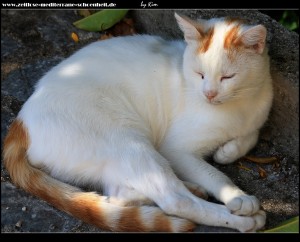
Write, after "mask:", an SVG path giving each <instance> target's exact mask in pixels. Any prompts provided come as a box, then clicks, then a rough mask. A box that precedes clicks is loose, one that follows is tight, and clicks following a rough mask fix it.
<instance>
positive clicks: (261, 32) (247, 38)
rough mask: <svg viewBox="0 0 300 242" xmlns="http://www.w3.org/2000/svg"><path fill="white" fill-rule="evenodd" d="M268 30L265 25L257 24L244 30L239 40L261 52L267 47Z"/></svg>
mask: <svg viewBox="0 0 300 242" xmlns="http://www.w3.org/2000/svg"><path fill="white" fill-rule="evenodd" d="M266 36H267V30H266V28H265V27H264V26H263V25H256V26H254V27H251V28H249V29H247V30H246V31H244V32H242V34H241V36H240V37H239V40H240V41H241V42H242V43H243V44H244V45H245V46H246V47H247V48H249V49H251V50H254V51H255V52H256V53H258V54H261V53H263V51H264V49H265V44H266Z"/></svg>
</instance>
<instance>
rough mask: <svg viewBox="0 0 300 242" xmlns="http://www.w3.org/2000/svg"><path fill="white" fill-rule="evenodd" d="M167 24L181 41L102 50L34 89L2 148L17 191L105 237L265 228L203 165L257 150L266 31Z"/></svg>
mask: <svg viewBox="0 0 300 242" xmlns="http://www.w3.org/2000/svg"><path fill="white" fill-rule="evenodd" d="M175 17H176V19H177V22H178V24H179V26H180V28H181V30H182V31H183V33H184V37H185V41H181V40H180V41H166V40H163V39H162V38H160V37H156V36H149V35H137V36H130V37H119V38H113V39H109V40H104V41H99V42H96V43H92V44H90V45H89V46H87V47H85V48H83V49H81V50H79V51H78V52H77V53H75V54H74V55H72V56H71V57H69V58H67V59H66V60H64V61H63V62H62V63H60V64H59V65H57V66H56V67H54V68H53V69H52V70H50V71H49V72H48V73H47V74H46V75H45V76H44V77H43V78H42V79H41V80H40V81H39V82H38V84H37V86H36V89H35V92H34V93H33V94H32V96H31V97H30V98H29V99H28V100H27V102H26V103H25V104H24V106H23V108H22V110H21V111H20V113H19V115H18V117H17V119H16V120H15V121H14V122H13V124H12V125H11V127H10V130H9V132H8V135H7V136H6V139H5V144H4V151H3V155H4V163H5V166H6V168H7V170H8V171H9V173H10V176H11V178H12V180H13V182H14V183H15V184H17V185H18V186H20V187H22V188H23V189H25V190H26V191H28V192H30V193H32V194H34V195H36V196H38V197H40V198H42V199H44V200H46V201H47V202H49V203H50V204H52V205H53V206H55V207H57V208H58V209H61V210H63V211H65V212H67V213H69V214H71V215H73V216H75V217H77V218H79V219H81V220H83V221H85V222H88V223H92V224H94V225H96V226H98V227H100V228H102V229H105V230H111V231H190V230H192V229H193V228H194V226H195V223H196V224H205V225H212V226H222V227H228V228H233V229H237V230H239V231H256V230H258V229H261V228H262V227H263V226H264V224H265V220H266V215H265V213H264V212H263V211H262V210H261V209H260V204H259V201H258V200H257V198H255V197H254V196H250V195H247V194H245V192H243V191H242V190H241V189H239V188H238V187H237V186H236V185H234V184H233V183H232V182H231V180H230V179H229V178H228V177H227V176H225V175H224V174H223V173H222V172H220V171H218V170H217V169H216V168H214V167H213V166H211V165H210V164H208V163H207V162H206V161H205V160H204V157H206V156H207V155H210V154H212V155H213V157H214V160H215V161H216V162H218V163H221V164H227V163H231V162H233V161H235V160H236V159H238V158H239V157H242V156H244V155H245V154H246V153H247V152H248V151H249V150H250V149H251V148H253V147H254V146H255V144H256V142H257V140H258V134H259V129H260V128H261V127H262V125H263V124H264V122H265V121H266V119H267V117H268V114H269V111H270V108H271V104H272V97H273V92H272V80H271V77H270V71H269V57H268V54H267V52H268V50H267V48H266V46H265V41H266V29H265V27H263V26H262V25H256V26H249V25H247V24H245V23H244V22H242V21H240V20H237V19H232V18H218V19H211V20H199V21H193V20H191V19H189V18H187V17H181V16H179V15H177V14H175ZM183 181H184V182H183ZM71 184H72V185H71ZM83 185H84V186H86V185H88V186H92V187H93V188H94V189H95V190H97V191H102V195H99V194H97V193H94V192H85V191H82V190H80V189H79V188H77V187H76V186H83ZM206 192H207V193H208V194H209V195H211V196H214V197H215V198H216V199H218V200H219V201H221V202H222V203H224V205H220V204H215V203H211V202H207V201H206V200H205V199H204V198H205V197H206V196H207V194H206Z"/></svg>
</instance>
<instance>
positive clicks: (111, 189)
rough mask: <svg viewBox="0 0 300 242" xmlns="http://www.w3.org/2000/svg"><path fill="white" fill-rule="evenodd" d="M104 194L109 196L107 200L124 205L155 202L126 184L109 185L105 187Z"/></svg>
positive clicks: (151, 203)
mask: <svg viewBox="0 0 300 242" xmlns="http://www.w3.org/2000/svg"><path fill="white" fill-rule="evenodd" d="M104 195H105V196H106V197H107V198H106V200H107V202H110V203H113V204H116V205H119V206H124V207H127V206H142V205H154V204H155V203H154V202H153V201H152V200H150V199H149V198H147V197H145V196H144V195H143V194H142V193H140V192H137V191H136V190H134V189H133V188H129V187H126V186H112V185H109V186H108V185H107V186H106V188H105V189H104Z"/></svg>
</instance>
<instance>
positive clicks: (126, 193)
mask: <svg viewBox="0 0 300 242" xmlns="http://www.w3.org/2000/svg"><path fill="white" fill-rule="evenodd" d="M183 184H184V185H185V186H186V188H187V189H189V191H190V192H191V193H193V194H194V195H195V196H197V197H200V198H202V199H207V198H208V194H207V192H206V191H205V190H204V189H203V188H202V187H201V186H199V185H197V184H195V183H191V182H187V181H184V182H183ZM103 195H105V196H106V198H105V199H106V202H109V203H113V204H116V205H119V206H124V207H127V206H142V205H155V203H154V202H153V201H152V200H150V199H149V198H147V197H145V196H144V195H143V194H142V193H139V192H137V191H136V190H134V189H133V188H129V187H125V186H112V185H110V186H107V187H106V188H105V189H104V193H103Z"/></svg>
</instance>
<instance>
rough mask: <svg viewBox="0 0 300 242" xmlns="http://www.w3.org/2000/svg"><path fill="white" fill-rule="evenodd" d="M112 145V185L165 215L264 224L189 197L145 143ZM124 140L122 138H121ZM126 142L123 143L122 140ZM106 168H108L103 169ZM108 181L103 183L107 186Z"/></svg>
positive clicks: (246, 227)
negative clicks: (143, 199) (134, 193)
mask: <svg viewBox="0 0 300 242" xmlns="http://www.w3.org/2000/svg"><path fill="white" fill-rule="evenodd" d="M128 136H129V135H122V137H123V140H122V142H121V143H120V142H119V143H118V142H116V145H115V146H114V150H118V152H112V154H111V155H112V156H111V157H110V158H109V160H111V161H112V162H117V164H111V167H110V168H111V170H110V171H109V170H107V171H108V173H110V172H112V174H113V176H108V177H111V178H110V179H112V180H113V181H114V182H118V183H119V184H124V185H125V186H127V187H130V188H133V189H134V190H136V191H137V192H138V193H141V194H142V195H143V196H145V197H147V198H149V199H150V200H152V201H154V202H155V203H156V204H157V205H158V206H159V207H160V208H161V209H162V210H163V211H164V212H165V213H167V214H169V215H175V216H177V217H181V218H185V219H188V220H191V221H193V222H195V223H198V224H205V225H211V226H222V227H229V228H234V229H237V230H239V231H255V230H257V229H259V228H261V227H262V226H263V225H264V222H265V220H264V214H261V213H255V214H253V215H250V216H237V215H234V214H232V213H231V211H230V210H229V209H228V208H226V207H225V206H224V205H219V204H214V203H210V202H207V201H205V200H203V199H200V198H198V197H196V196H195V195H193V194H192V193H191V192H190V191H189V190H188V189H187V188H186V187H185V186H184V184H183V182H182V181H181V180H179V179H178V177H177V176H176V175H175V174H174V171H173V170H172V168H171V167H170V164H169V162H168V160H166V159H165V158H164V157H163V156H161V155H160V154H159V153H158V152H157V151H156V150H155V149H154V147H152V145H150V144H149V142H148V141H147V140H145V141H143V140H141V139H138V137H133V139H132V140H130V139H128ZM125 137H126V138H125ZM124 139H126V140H124ZM106 169H109V168H106ZM107 182H108V181H105V183H107Z"/></svg>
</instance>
